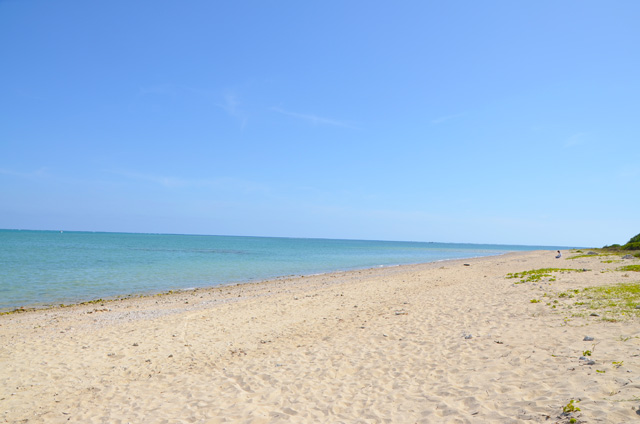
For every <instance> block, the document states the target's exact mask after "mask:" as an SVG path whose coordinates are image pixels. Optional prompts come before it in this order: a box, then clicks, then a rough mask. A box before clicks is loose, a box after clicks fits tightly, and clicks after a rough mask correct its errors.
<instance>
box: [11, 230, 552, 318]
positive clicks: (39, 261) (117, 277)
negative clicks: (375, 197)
mask: <svg viewBox="0 0 640 424" xmlns="http://www.w3.org/2000/svg"><path fill="white" fill-rule="evenodd" d="M538 249H550V250H555V249H556V247H554V246H508V245H489V244H487V245H482V244H451V243H423V242H394V241H361V240H328V239H296V238H272V237H232V236H198V235H168V234H130V233H93V232H66V231H65V232H61V231H22V230H0V311H6V310H12V309H15V308H18V307H45V306H50V305H59V304H69V303H77V302H83V301H89V300H94V299H100V298H103V299H106V298H114V297H119V296H127V295H135V294H152V293H160V292H165V291H169V290H183V289H191V288H198V287H212V286H217V285H223V284H228V283H238V282H249V281H258V280H265V279H270V278H275V277H281V276H289V275H310V274H318V273H326V272H331V271H341V270H352V269H362V268H373V267H383V266H394V265H401V264H413V263H424V262H434V261H441V260H446V259H459V258H470V257H478V256H490V255H498V254H502V253H506V252H512V251H522V250H538Z"/></svg>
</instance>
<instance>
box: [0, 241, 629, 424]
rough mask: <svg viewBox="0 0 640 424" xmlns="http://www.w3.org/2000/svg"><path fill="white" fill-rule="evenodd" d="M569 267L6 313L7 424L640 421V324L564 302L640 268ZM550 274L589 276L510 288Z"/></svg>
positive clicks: (537, 260)
mask: <svg viewBox="0 0 640 424" xmlns="http://www.w3.org/2000/svg"><path fill="white" fill-rule="evenodd" d="M563 254H564V257H563V258H562V259H555V258H554V255H555V252H549V251H538V252H522V253H510V254H507V255H503V256H494V257H488V258H477V259H468V260H456V261H447V262H439V263H434V264H423V265H410V266H401V267H390V268H379V269H370V270H362V271H350V272H343V273H335V274H326V275H318V276H308V277H300V276H295V277H289V278H282V279H279V280H275V281H268V282H261V283H255V284H244V285H234V286H226V287H221V288H217V289H207V290H197V291H192V292H182V293H175V294H170V295H163V296H149V297H144V298H135V299H125V300H117V301H110V302H104V303H96V304H90V305H78V306H73V307H67V308H56V309H49V310H39V311H34V312H26V313H20V314H11V315H4V316H0V422H10V423H68V422H72V423H143V422H144V423H225V422H226V423H245V422H246V423H278V422H309V423H316V422H318V423H323V422H326V423H416V422H419V423H493V422H496V423H517V422H547V423H548V422H561V423H565V422H567V423H568V422H570V419H571V418H573V419H575V420H576V422H588V423H626V422H629V423H631V422H633V423H636V422H640V415H639V414H640V412H638V408H639V407H640V325H639V320H638V318H637V317H635V318H634V317H620V320H618V321H611V320H603V319H602V318H603V316H602V315H601V316H598V317H596V316H590V315H589V314H583V316H575V317H572V316H571V315H572V314H573V313H575V312H576V310H575V309H568V306H569V305H570V304H571V303H568V302H570V301H572V300H573V299H568V298H566V297H565V298H560V297H558V296H557V294H558V293H560V292H567V291H568V290H570V289H571V290H574V289H578V290H581V289H582V288H584V287H587V286H593V285H603V284H611V283H619V282H632V281H638V280H640V273H634V272H627V273H624V272H621V271H616V268H618V267H619V266H621V265H625V264H637V263H639V262H640V260H638V259H632V260H624V263H623V264H621V263H619V262H618V263H615V262H614V263H603V262H602V258H599V257H587V258H579V259H573V260H568V259H566V258H567V257H568V256H570V255H571V253H570V252H563ZM465 264H467V265H465ZM546 267H555V268H575V269H582V268H585V269H589V271H586V272H566V273H555V274H554V277H555V278H556V280H555V281H549V278H544V279H543V280H542V281H540V282H535V283H532V282H529V283H523V284H515V283H516V282H517V281H518V280H517V279H508V278H505V276H506V275H507V274H508V273H512V272H521V271H525V270H531V269H538V268H546ZM629 274H631V275H629ZM625 275H626V276H625ZM545 293H547V295H546V296H545ZM532 299H536V300H541V301H540V302H538V303H532V302H531V300H532ZM553 300H559V303H558V304H557V306H558V307H557V308H555V309H554V308H552V305H553V304H554V303H553ZM547 303H550V305H548V304H547ZM563 305H564V306H563ZM585 336H588V337H593V339H594V340H593V341H584V338H585ZM585 350H591V351H592V355H591V356H588V357H585V358H586V359H580V357H581V356H582V355H583V353H584V351H585ZM589 360H592V361H593V362H594V363H593V364H591V365H588V364H589V362H588V361H589ZM614 362H615V363H616V364H614ZM620 363H622V364H620ZM572 399H574V405H576V406H578V407H579V408H580V411H579V412H578V411H576V412H574V413H573V414H570V415H563V407H564V406H566V405H567V404H568V403H569V402H570V401H571V400H572ZM577 401H580V402H577Z"/></svg>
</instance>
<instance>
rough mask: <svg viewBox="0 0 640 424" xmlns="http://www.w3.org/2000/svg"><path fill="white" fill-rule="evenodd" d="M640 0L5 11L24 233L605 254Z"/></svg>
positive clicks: (631, 154)
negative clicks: (523, 247)
mask: <svg viewBox="0 0 640 424" xmlns="http://www.w3.org/2000/svg"><path fill="white" fill-rule="evenodd" d="M639 21H640V2H637V1H631V0H630V1H615V2H602V1H562V2H558V1H521V2H520V1H519V2H513V1H482V2H477V1H403V2H389V1H371V0H367V1H331V0H328V1H322V2H302V1H273V2H266V1H234V2H231V1H227V2H223V1H219V2H213V1H198V0H194V1H186V2H179V1H167V0H160V1H159V0H153V1H151V0H140V1H133V2H132V1H119V0H111V1H108V2H107V1H90V2H88V1H80V0H57V1H48V0H41V1H36V0H0V58H2V59H1V62H2V65H1V66H0V197H1V200H0V228H20V229H53V230H58V229H61V230H90V231H126V232H161V233H194V234H221V235H223V234H224V235H258V236H285V237H326V238H352V239H383V240H416V241H441V242H472V243H507V244H532V245H568V246H602V245H604V244H611V243H624V242H626V241H627V240H628V239H629V238H630V237H632V236H633V235H635V234H637V233H638V232H640V195H639V193H640V190H639V189H638V183H639V182H640V143H639V142H640V137H639V136H640V104H639V102H640V49H639V48H638V46H640V26H639V25H638V22H639Z"/></svg>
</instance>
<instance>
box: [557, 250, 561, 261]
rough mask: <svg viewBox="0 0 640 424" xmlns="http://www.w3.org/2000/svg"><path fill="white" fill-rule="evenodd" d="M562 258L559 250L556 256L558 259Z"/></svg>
mask: <svg viewBox="0 0 640 424" xmlns="http://www.w3.org/2000/svg"><path fill="white" fill-rule="evenodd" d="M561 257H562V253H560V251H559V250H558V254H557V255H556V259H560V258H561Z"/></svg>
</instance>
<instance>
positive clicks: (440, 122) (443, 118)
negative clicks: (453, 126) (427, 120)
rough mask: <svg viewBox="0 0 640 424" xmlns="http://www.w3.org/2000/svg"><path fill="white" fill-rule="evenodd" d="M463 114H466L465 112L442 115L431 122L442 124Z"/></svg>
mask: <svg viewBox="0 0 640 424" xmlns="http://www.w3.org/2000/svg"><path fill="white" fill-rule="evenodd" d="M461 116H464V113H457V114H455V115H446V116H441V117H439V118H435V119H432V120H431V123H432V124H434V125H438V124H442V123H444V122H447V121H451V120H452V119H456V118H460V117H461Z"/></svg>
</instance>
